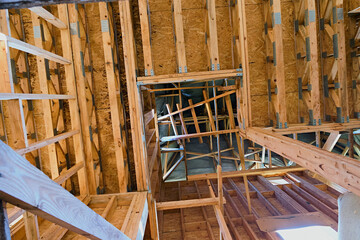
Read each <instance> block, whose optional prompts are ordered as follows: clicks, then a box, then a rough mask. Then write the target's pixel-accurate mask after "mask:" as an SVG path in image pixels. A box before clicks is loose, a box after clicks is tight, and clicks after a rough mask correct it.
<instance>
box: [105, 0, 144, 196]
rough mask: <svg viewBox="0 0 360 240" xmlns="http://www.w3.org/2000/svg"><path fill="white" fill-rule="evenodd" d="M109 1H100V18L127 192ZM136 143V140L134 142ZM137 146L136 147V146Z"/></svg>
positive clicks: (115, 133)
mask: <svg viewBox="0 0 360 240" xmlns="http://www.w3.org/2000/svg"><path fill="white" fill-rule="evenodd" d="M108 4H109V3H106V2H100V3H99V9H100V19H101V32H102V39H103V48H104V57H105V69H106V76H107V78H106V79H107V82H108V90H109V100H110V110H111V120H112V121H111V122H112V128H113V136H114V145H115V157H116V166H117V171H118V181H119V189H120V192H127V183H128V174H129V173H128V168H127V164H126V151H125V149H124V145H125V143H124V141H123V138H122V134H121V133H122V129H121V124H120V123H121V120H120V106H119V101H118V96H117V94H116V92H117V79H116V75H115V63H114V53H113V49H114V47H113V45H114V41H113V38H112V29H113V24H112V23H111V17H110V14H111V13H110V11H109V10H108V9H109V6H108ZM134 143H135V142H134ZM135 145H137V144H134V146H135ZM134 148H135V147H134Z"/></svg>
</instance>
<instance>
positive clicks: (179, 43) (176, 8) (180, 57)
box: [173, 0, 187, 107]
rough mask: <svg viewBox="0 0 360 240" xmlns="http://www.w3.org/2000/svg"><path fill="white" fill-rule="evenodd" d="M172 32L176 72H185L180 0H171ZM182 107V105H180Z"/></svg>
mask: <svg viewBox="0 0 360 240" xmlns="http://www.w3.org/2000/svg"><path fill="white" fill-rule="evenodd" d="M173 16H174V28H175V29H174V33H175V37H174V39H175V46H176V60H177V66H178V69H177V72H178V73H185V72H187V64H186V54H185V53H186V52H185V39H184V27H183V18H182V8H181V0H173ZM181 107H182V106H181Z"/></svg>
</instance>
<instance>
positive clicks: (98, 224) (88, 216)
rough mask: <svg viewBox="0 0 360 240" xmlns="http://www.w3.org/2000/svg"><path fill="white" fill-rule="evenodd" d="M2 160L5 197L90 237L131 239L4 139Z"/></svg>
mask: <svg viewBox="0 0 360 240" xmlns="http://www.w3.org/2000/svg"><path fill="white" fill-rule="evenodd" d="M9 159H11V161H9ZM0 164H1V166H2V167H1V169H0V174H1V178H0V198H2V199H4V200H5V201H7V202H9V203H11V204H13V205H16V206H18V207H21V208H23V209H25V210H27V211H29V212H31V213H33V214H35V215H38V216H39V217H42V218H44V219H47V220H49V221H51V222H54V223H56V224H58V225H60V226H62V227H65V228H68V229H69V230H71V231H74V232H76V233H79V234H81V235H84V236H86V237H88V238H90V239H129V238H128V237H127V236H126V235H125V234H123V233H122V232H121V231H119V230H118V229H116V228H115V227H114V226H113V225H111V224H110V223H109V222H107V221H106V220H105V219H104V218H102V217H101V216H100V215H98V214H96V213H95V212H94V211H93V210H91V209H90V208H88V207H87V206H86V205H85V204H83V203H82V202H81V201H80V200H78V199H77V198H76V197H74V196H73V195H72V194H71V193H69V192H68V191H66V190H65V189H63V188H62V187H61V186H60V185H58V184H57V183H55V182H53V181H51V179H50V178H49V177H48V176H46V175H45V174H44V173H43V172H41V171H40V170H38V169H37V168H35V167H34V166H32V165H31V164H30V163H29V162H28V161H27V160H26V159H25V158H23V157H21V156H20V155H18V154H17V153H16V152H14V151H13V150H12V149H11V148H10V147H9V146H7V145H6V144H5V143H3V142H2V141H0ZM14 171H16V174H15V172H14ZM65 206H66V207H65ZM79 216H82V217H81V219H80V218H79Z"/></svg>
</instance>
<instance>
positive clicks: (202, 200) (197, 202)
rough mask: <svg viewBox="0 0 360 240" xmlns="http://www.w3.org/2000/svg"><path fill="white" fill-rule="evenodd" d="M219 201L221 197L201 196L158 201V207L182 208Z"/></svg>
mask: <svg viewBox="0 0 360 240" xmlns="http://www.w3.org/2000/svg"><path fill="white" fill-rule="evenodd" d="M218 203H219V198H200V199H190V200H181V201H170V202H157V203H156V209H157V210H158V211H164V210H171V209H180V208H192V207H201V206H212V205H216V204H218Z"/></svg>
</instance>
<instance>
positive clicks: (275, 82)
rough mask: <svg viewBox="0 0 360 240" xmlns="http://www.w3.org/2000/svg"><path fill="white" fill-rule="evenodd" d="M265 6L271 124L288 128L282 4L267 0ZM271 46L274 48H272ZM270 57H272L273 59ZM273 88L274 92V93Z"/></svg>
mask: <svg viewBox="0 0 360 240" xmlns="http://www.w3.org/2000/svg"><path fill="white" fill-rule="evenodd" d="M264 7H265V13H264V14H265V40H266V48H267V72H268V73H267V75H268V89H269V102H270V108H269V109H273V111H271V110H270V119H271V120H273V121H272V123H270V124H271V125H275V126H276V127H277V128H287V116H286V89H285V64H284V48H283V33H282V32H283V30H282V24H281V19H282V16H281V4H280V1H277V0H275V1H267V3H266V4H265V5H264ZM271 46H272V47H271ZM271 48H272V50H270V49H271ZM271 53H272V54H271ZM270 57H272V61H271V60H270ZM273 89H274V94H273V93H272V92H273ZM274 120H275V121H276V122H275V121H274Z"/></svg>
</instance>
